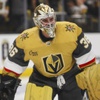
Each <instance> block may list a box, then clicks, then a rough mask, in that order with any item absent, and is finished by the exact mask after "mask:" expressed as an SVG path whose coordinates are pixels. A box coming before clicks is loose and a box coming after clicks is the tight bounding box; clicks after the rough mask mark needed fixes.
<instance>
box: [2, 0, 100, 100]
mask: <svg viewBox="0 0 100 100" xmlns="http://www.w3.org/2000/svg"><path fill="white" fill-rule="evenodd" d="M40 3H45V4H48V5H50V6H51V7H52V8H54V10H55V12H56V15H57V21H71V22H75V23H76V24H78V25H79V26H80V27H82V28H83V31H84V32H85V34H86V36H88V38H89V39H90V41H91V42H92V44H93V47H92V48H93V51H94V53H95V54H96V58H97V63H100V44H99V43H100V0H0V73H1V70H2V67H3V62H4V60H5V58H6V56H7V54H8V50H9V47H10V45H11V43H12V42H13V40H14V39H15V38H16V37H17V36H18V34H20V33H21V32H22V31H23V30H25V29H27V28H31V27H33V26H34V22H33V20H32V16H33V11H34V8H35V7H36V6H37V5H39V4H40ZM32 65H33V63H32V62H31V61H30V63H29V66H28V68H27V69H26V70H25V72H24V73H23V74H22V75H21V77H20V78H22V83H21V84H22V86H20V87H19V88H18V90H17V94H16V97H15V100H18V99H19V100H24V92H25V86H26V83H27V81H28V77H29V75H30V74H31V71H32V70H31V67H32ZM55 100H57V97H56V98H55Z"/></svg>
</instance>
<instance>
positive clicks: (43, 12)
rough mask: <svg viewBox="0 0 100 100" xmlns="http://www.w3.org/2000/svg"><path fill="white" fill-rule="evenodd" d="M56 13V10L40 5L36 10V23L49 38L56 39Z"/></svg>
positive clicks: (34, 18)
mask: <svg viewBox="0 0 100 100" xmlns="http://www.w3.org/2000/svg"><path fill="white" fill-rule="evenodd" d="M55 19H56V16H55V12H54V9H53V8H51V7H49V6H48V5H45V4H43V3H42V4H40V5H39V6H37V7H36V8H35V10H34V17H33V20H34V23H35V25H36V26H38V27H39V28H40V29H41V30H42V31H45V32H46V33H47V34H48V35H49V37H51V38H53V37H55V27H56V26H55Z"/></svg>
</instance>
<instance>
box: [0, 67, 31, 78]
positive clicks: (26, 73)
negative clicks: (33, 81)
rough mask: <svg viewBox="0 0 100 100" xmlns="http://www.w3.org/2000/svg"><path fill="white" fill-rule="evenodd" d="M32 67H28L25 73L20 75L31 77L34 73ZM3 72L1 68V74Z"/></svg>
mask: <svg viewBox="0 0 100 100" xmlns="http://www.w3.org/2000/svg"><path fill="white" fill-rule="evenodd" d="M32 70H33V69H32V68H27V69H26V70H25V71H24V72H23V74H22V75H21V76H20V77H29V76H30V75H31V73H32ZM1 73H2V70H1V69H0V74H1Z"/></svg>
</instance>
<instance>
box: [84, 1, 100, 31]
mask: <svg viewBox="0 0 100 100" xmlns="http://www.w3.org/2000/svg"><path fill="white" fill-rule="evenodd" d="M99 2H100V1H98V0H92V1H90V0H87V1H86V5H87V6H88V12H87V15H88V16H89V17H90V18H91V22H92V23H91V29H92V30H91V31H95V32H96V31H98V30H99V23H98V22H99Z"/></svg>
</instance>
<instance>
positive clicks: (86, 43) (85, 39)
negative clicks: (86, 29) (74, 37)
mask: <svg viewBox="0 0 100 100" xmlns="http://www.w3.org/2000/svg"><path fill="white" fill-rule="evenodd" d="M80 43H81V44H84V48H88V47H89V44H90V41H89V40H88V39H87V37H83V38H82V39H81V40H80Z"/></svg>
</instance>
